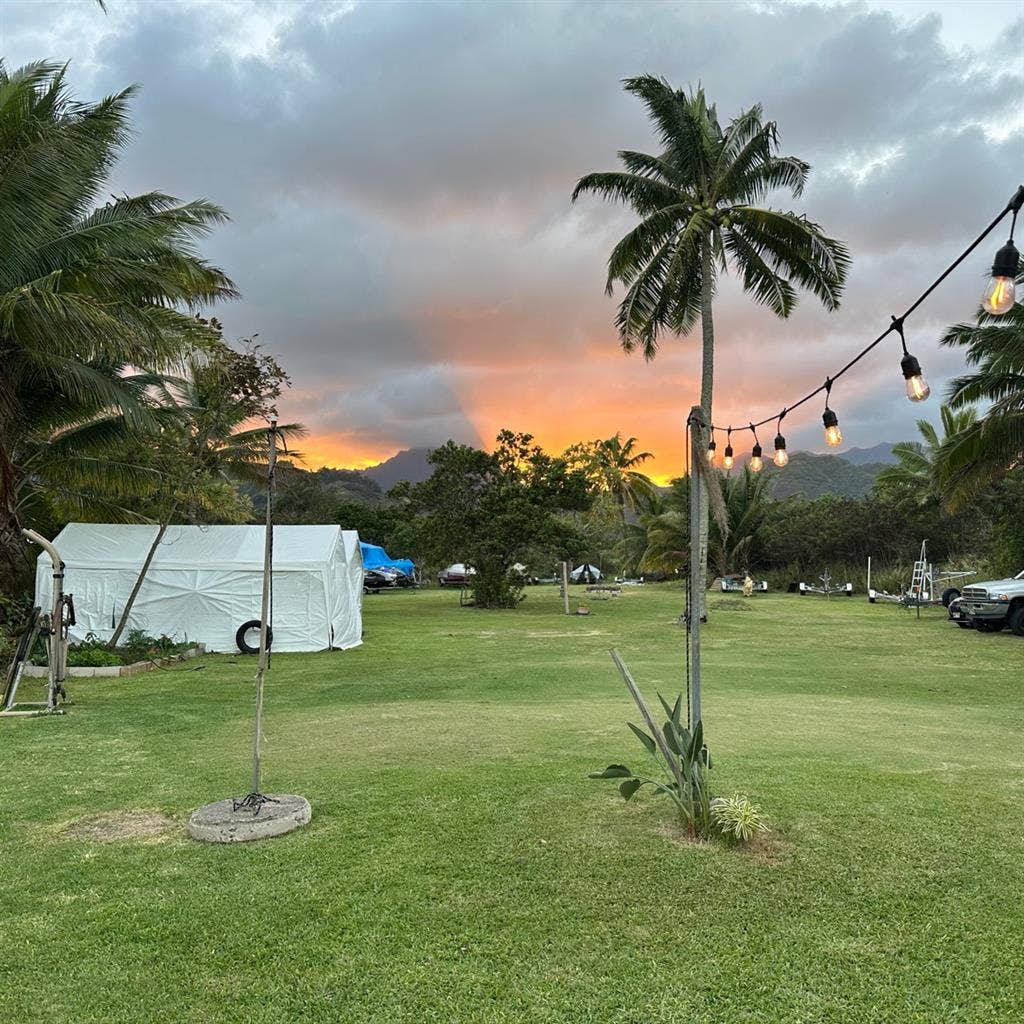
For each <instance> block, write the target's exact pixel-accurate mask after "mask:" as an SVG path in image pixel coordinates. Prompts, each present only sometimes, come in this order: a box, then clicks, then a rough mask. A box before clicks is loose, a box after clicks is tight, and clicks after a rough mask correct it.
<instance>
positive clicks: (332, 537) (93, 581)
mask: <svg viewBox="0 0 1024 1024" xmlns="http://www.w3.org/2000/svg"><path fill="white" fill-rule="evenodd" d="M158 529H159V527H158V526H155V525H153V526H145V525H125V524H105V523H71V524H69V525H68V526H66V527H65V528H64V529H63V530H62V531H61V532H60V533H59V534H58V536H57V537H56V539H55V540H54V544H55V545H56V546H57V547H58V548H59V550H60V552H61V555H62V557H63V558H64V561H65V562H66V563H67V571H68V573H69V574H73V578H74V582H75V593H76V594H77V596H78V598H79V600H78V604H79V609H78V621H77V624H76V625H74V626H72V627H71V630H70V635H71V639H73V640H83V639H85V636H86V634H87V633H92V634H94V635H95V636H96V637H99V638H100V639H102V640H106V639H109V637H110V635H111V633H112V632H113V628H114V623H115V622H116V620H117V616H118V614H119V612H120V610H121V609H122V608H123V607H124V602H125V600H126V599H127V596H128V594H129V593H130V592H131V589H132V586H133V584H134V583H135V580H136V579H137V578H138V573H139V569H140V567H141V566H142V563H143V561H144V560H145V558H146V555H147V553H148V552H149V549H150V547H151V546H152V543H153V540H154V538H155V536H156V531H157V530H158ZM273 535H274V550H275V564H274V610H275V629H274V650H275V652H283V651H322V650H324V649H326V648H330V647H333V648H338V649H341V650H346V649H348V648H350V647H356V646H358V645H359V644H360V643H361V642H362V639H361V637H362V604H363V565H362V558H361V555H360V549H359V536H358V534H357V533H355V531H352V530H342V529H341V527H340V526H275V527H273ZM263 542H264V528H263V527H262V526H175V525H172V526H169V527H168V528H167V532H166V533H165V535H164V537H163V538H162V539H161V541H160V544H159V545H158V546H157V549H156V554H155V555H154V557H153V562H152V564H151V566H150V568H149V571H148V573H147V574H146V578H145V581H144V582H143V584H142V588H141V589H140V591H139V595H138V598H137V600H136V602H135V605H134V607H133V608H132V614H131V620H130V622H129V626H130V628H137V629H144V630H145V631H146V632H148V633H151V634H152V635H154V636H160V635H166V636H171V637H175V638H179V639H182V640H188V641H190V642H191V641H194V642H197V643H204V644H206V649H207V650H208V651H234V649H235V634H236V633H237V632H238V629H239V627H240V626H242V625H243V624H244V623H246V622H250V621H251V620H253V619H255V618H257V617H258V615H259V600H260V580H261V576H262V572H263ZM51 586H52V584H51V580H50V567H49V561H48V560H47V559H45V558H44V557H41V558H40V561H39V562H38V564H37V568H36V600H35V603H36V604H38V605H40V607H43V608H46V607H48V606H49V604H50V595H51Z"/></svg>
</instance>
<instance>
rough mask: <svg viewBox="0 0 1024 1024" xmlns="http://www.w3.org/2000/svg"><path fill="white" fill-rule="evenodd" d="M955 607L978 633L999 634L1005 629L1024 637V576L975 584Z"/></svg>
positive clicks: (965, 591) (1023, 574) (964, 592)
mask: <svg viewBox="0 0 1024 1024" xmlns="http://www.w3.org/2000/svg"><path fill="white" fill-rule="evenodd" d="M954 603H956V604H957V605H958V606H959V607H958V610H960V611H962V612H963V613H965V614H967V615H968V616H969V617H970V620H971V624H972V625H973V626H974V628H975V629H976V630H978V632H979V633H998V632H999V631H1000V630H1001V629H1002V628H1003V627H1004V626H1006V627H1009V629H1010V630H1012V631H1013V632H1014V633H1016V634H1017V636H1024V572H1019V573H1017V575H1016V576H1014V577H1012V578H1011V579H1005V580H986V581H985V582H984V583H972V584H971V585H970V586H969V587H964V589H963V594H962V595H961V597H960V599H959V601H957V602H954ZM951 617H952V616H951Z"/></svg>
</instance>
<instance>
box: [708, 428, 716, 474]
mask: <svg viewBox="0 0 1024 1024" xmlns="http://www.w3.org/2000/svg"><path fill="white" fill-rule="evenodd" d="M716 447H718V446H717V445H716V444H715V431H714V428H712V430H711V442H710V443H709V444H708V465H709V466H713V465H714V464H715V448H716Z"/></svg>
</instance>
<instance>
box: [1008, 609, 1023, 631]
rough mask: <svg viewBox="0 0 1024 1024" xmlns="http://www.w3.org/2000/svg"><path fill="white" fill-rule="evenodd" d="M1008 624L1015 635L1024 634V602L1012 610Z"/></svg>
mask: <svg viewBox="0 0 1024 1024" xmlns="http://www.w3.org/2000/svg"><path fill="white" fill-rule="evenodd" d="M1006 624H1007V625H1008V626H1009V627H1010V632H1011V633H1013V634H1014V635H1015V636H1024V604H1021V605H1018V606H1017V607H1016V608H1014V609H1013V610H1012V611H1011V612H1010V614H1009V616H1008V617H1007V620H1006Z"/></svg>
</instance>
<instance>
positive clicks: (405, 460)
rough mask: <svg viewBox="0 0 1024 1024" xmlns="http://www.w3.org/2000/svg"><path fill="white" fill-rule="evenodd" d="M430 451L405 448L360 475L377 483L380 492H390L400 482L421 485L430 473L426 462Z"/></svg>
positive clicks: (429, 467) (428, 464) (430, 469)
mask: <svg viewBox="0 0 1024 1024" xmlns="http://www.w3.org/2000/svg"><path fill="white" fill-rule="evenodd" d="M432 450H433V449H431V448H406V449H404V450H403V451H400V452H398V453H397V454H396V455H392V456H391V458H390V459H385V460H384V461H383V462H381V463H378V464H377V465H376V466H370V467H369V468H368V469H364V470H363V471H362V473H363V475H364V476H367V477H369V478H370V479H371V480H373V481H374V482H375V483H377V484H378V485H379V487H380V489H381V490H382V491H388V490H390V489H391V488H392V487H394V486H395V484H397V483H398V482H399V481H400V480H408V481H409V483H411V484H418V483H422V482H423V481H424V480H426V479H427V478H428V477H429V476H430V474H431V472H432V468H431V466H430V463H428V462H427V456H428V455H429V454H430V453H431V451H432Z"/></svg>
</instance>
